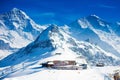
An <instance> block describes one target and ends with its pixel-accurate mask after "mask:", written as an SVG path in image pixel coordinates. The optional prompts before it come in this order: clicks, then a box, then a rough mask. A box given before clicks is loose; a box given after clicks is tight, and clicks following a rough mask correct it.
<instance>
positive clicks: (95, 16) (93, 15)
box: [89, 14, 100, 19]
mask: <svg viewBox="0 0 120 80" xmlns="http://www.w3.org/2000/svg"><path fill="white" fill-rule="evenodd" d="M89 17H94V18H98V19H100V17H99V16H97V15H95V14H92V15H90V16H89Z"/></svg>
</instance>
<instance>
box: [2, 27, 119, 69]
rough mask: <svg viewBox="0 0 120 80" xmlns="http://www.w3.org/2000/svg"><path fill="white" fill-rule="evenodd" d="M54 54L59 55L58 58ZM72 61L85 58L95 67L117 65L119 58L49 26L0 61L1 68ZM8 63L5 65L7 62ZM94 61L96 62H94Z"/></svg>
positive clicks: (59, 28)
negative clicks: (37, 62)
mask: <svg viewBox="0 0 120 80" xmlns="http://www.w3.org/2000/svg"><path fill="white" fill-rule="evenodd" d="M56 53H60V55H59V56H57V55H56ZM61 56H62V57H63V58H64V59H68V58H69V59H73V58H76V57H78V56H83V57H85V58H86V60H87V61H88V63H90V64H92V65H95V63H96V62H104V63H105V65H109V64H112V65H117V64H118V61H119V58H118V57H117V56H116V55H114V54H112V53H109V52H106V51H104V50H103V49H101V48H100V47H99V46H96V45H94V44H91V43H88V42H83V41H77V40H76V39H74V38H73V37H71V36H70V35H69V34H67V33H66V32H65V31H64V30H63V28H61V27H57V26H56V25H51V26H50V27H48V28H47V29H45V30H44V31H43V32H42V33H41V34H40V35H39V36H38V37H37V39H36V40H35V41H33V42H32V43H30V44H29V45H28V46H26V47H25V48H22V49H20V50H19V51H18V52H16V53H14V54H11V55H9V56H8V57H6V58H4V59H3V60H1V61H0V63H1V64H2V65H1V67H5V66H9V65H11V64H13V65H15V64H19V63H21V62H24V61H30V62H31V61H41V59H42V60H43V59H46V58H51V59H57V58H59V57H60V58H62V57H61ZM8 60H9V61H10V63H7V61H8ZM95 60H96V61H95Z"/></svg>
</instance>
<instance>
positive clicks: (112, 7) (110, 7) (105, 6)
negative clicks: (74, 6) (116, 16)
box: [99, 5, 116, 9]
mask: <svg viewBox="0 0 120 80" xmlns="http://www.w3.org/2000/svg"><path fill="white" fill-rule="evenodd" d="M99 7H101V8H108V9H114V8H116V7H115V6H109V5H99Z"/></svg>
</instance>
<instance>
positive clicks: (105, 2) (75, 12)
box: [0, 0, 120, 24]
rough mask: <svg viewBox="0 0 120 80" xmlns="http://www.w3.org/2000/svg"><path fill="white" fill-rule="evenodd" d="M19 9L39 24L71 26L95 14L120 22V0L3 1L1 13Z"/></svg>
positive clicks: (0, 2) (0, 6)
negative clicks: (70, 24) (76, 21)
mask: <svg viewBox="0 0 120 80" xmlns="http://www.w3.org/2000/svg"><path fill="white" fill-rule="evenodd" d="M14 7H16V8H19V9H21V10H23V11H25V12H26V13H27V14H28V15H29V16H30V17H31V18H32V19H33V20H34V21H35V22H37V23H39V24H49V23H55V24H69V23H71V22H72V21H74V20H76V19H78V18H81V17H85V16H89V15H91V14H95V15H97V16H99V17H101V18H102V19H104V20H106V21H109V22H115V21H120V0H1V1H0V13H3V12H6V11H9V10H11V9H12V8H14Z"/></svg>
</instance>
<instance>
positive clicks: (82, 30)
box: [68, 15, 120, 57]
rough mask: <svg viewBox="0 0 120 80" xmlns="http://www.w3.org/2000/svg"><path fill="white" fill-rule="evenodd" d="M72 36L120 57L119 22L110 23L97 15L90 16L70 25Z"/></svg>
mask: <svg viewBox="0 0 120 80" xmlns="http://www.w3.org/2000/svg"><path fill="white" fill-rule="evenodd" d="M68 26H69V30H70V32H71V35H72V36H73V37H75V38H76V39H78V40H83V41H89V42H90V43H93V44H96V45H98V46H100V47H101V48H102V49H103V50H105V51H107V52H111V53H113V54H114V55H116V56H119V57H120V32H119V28H120V25H119V22H118V23H117V24H116V23H109V22H106V21H104V20H103V19H101V18H99V17H98V16H96V15H90V16H88V17H84V18H81V19H78V20H76V21H74V22H73V23H71V24H69V25H68Z"/></svg>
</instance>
